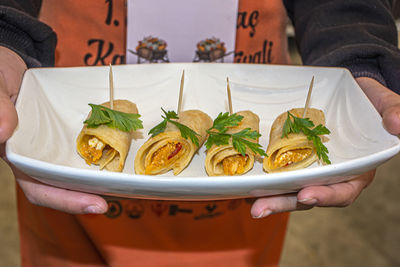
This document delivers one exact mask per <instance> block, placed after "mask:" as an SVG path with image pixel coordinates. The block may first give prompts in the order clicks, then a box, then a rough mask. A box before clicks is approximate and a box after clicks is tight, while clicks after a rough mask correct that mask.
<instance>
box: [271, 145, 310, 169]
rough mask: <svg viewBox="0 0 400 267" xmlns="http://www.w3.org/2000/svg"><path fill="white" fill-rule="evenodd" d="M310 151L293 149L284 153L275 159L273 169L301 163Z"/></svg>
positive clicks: (307, 149)
mask: <svg viewBox="0 0 400 267" xmlns="http://www.w3.org/2000/svg"><path fill="white" fill-rule="evenodd" d="M311 152H312V150H311V149H309V148H303V149H294V150H289V151H286V152H285V153H282V154H281V155H279V157H277V158H276V159H275V161H274V168H275V169H276V168H281V167H285V166H288V165H290V164H293V163H296V162H299V161H302V160H303V159H305V158H307V157H308V156H310V155H311Z"/></svg>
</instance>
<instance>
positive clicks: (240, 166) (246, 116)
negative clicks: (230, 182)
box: [205, 110, 260, 176]
mask: <svg viewBox="0 0 400 267" xmlns="http://www.w3.org/2000/svg"><path fill="white" fill-rule="evenodd" d="M236 114H238V115H241V116H243V119H242V121H241V122H240V123H239V125H238V126H235V127H230V128H229V129H228V131H227V132H226V133H229V134H233V133H237V132H240V131H242V130H243V129H246V128H250V129H251V130H254V131H257V132H259V124H260V119H259V117H258V116H257V114H255V113H253V112H251V111H248V110H246V111H239V112H236ZM249 141H251V142H258V140H249ZM254 159H255V153H254V152H253V151H252V150H250V149H248V148H247V149H246V154H245V155H244V156H243V155H242V154H241V153H240V152H238V151H237V150H236V149H235V148H234V147H233V145H232V140H230V141H229V144H227V145H220V146H217V145H215V144H213V145H212V146H211V148H210V149H208V150H207V156H206V159H205V168H206V172H207V174H208V175H209V176H221V175H241V174H244V173H246V172H248V171H250V170H251V169H252V168H253V166H254Z"/></svg>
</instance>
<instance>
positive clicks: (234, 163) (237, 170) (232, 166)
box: [222, 155, 249, 175]
mask: <svg viewBox="0 0 400 267" xmlns="http://www.w3.org/2000/svg"><path fill="white" fill-rule="evenodd" d="M248 158H249V157H248V156H247V155H246V156H242V155H233V156H229V157H226V158H224V160H223V161H222V165H223V166H224V173H225V174H226V175H235V174H242V173H243V172H244V167H245V166H246V163H247V159H248Z"/></svg>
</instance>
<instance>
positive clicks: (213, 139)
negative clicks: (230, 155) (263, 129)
mask: <svg viewBox="0 0 400 267" xmlns="http://www.w3.org/2000/svg"><path fill="white" fill-rule="evenodd" d="M242 120H243V116H242V115H238V114H236V113H234V114H232V115H229V113H228V112H226V113H220V114H219V115H218V116H217V118H216V119H215V120H214V123H213V126H212V127H211V128H210V129H208V130H207V133H208V134H209V136H208V139H207V142H206V144H205V146H206V148H207V149H210V148H211V146H212V145H214V144H215V145H216V146H221V145H228V144H229V140H232V145H233V148H234V149H236V151H237V152H239V153H240V154H241V155H242V156H245V155H246V149H247V148H249V149H250V150H252V151H253V152H254V153H255V154H259V155H262V156H267V154H266V153H265V152H264V150H263V149H262V147H261V145H260V144H259V143H255V142H251V141H249V140H247V139H251V140H257V139H258V138H259V137H260V136H261V134H260V133H259V132H257V131H252V130H251V129H250V128H246V129H243V130H241V131H240V132H237V133H233V134H228V133H226V132H227V131H228V130H229V128H231V127H235V126H238V125H239V123H240V122H241V121H242Z"/></svg>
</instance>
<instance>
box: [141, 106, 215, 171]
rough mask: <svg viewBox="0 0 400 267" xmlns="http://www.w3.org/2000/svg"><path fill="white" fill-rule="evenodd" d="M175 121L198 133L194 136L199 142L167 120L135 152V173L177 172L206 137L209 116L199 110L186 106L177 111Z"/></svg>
mask: <svg viewBox="0 0 400 267" xmlns="http://www.w3.org/2000/svg"><path fill="white" fill-rule="evenodd" d="M177 121H178V122H179V123H181V124H183V125H185V126H187V127H189V128H190V129H192V130H193V131H195V132H196V133H198V134H199V135H200V136H197V137H198V139H199V146H197V145H196V144H194V143H193V142H192V141H191V140H190V139H189V138H188V139H185V138H183V137H182V136H181V132H180V131H179V129H178V128H177V126H175V125H173V124H172V123H167V127H166V129H165V131H164V132H162V133H159V134H158V135H156V136H153V137H151V138H149V139H148V140H147V141H146V142H145V143H144V144H143V145H142V146H141V147H140V148H139V150H138V152H137V153H136V157H135V172H136V173H137V174H147V175H157V174H162V173H166V172H168V171H170V170H173V173H174V175H178V174H179V173H180V172H182V171H183V170H184V169H185V168H186V167H187V166H188V165H189V163H190V161H191V160H192V158H193V156H194V154H195V153H196V151H197V150H198V149H199V147H201V146H202V144H203V143H204V141H205V140H206V138H207V132H206V131H207V129H209V128H210V127H211V126H212V119H211V118H210V117H209V116H208V115H207V114H206V113H204V112H202V111H200V110H186V111H183V112H181V113H180V114H179V119H178V120H177Z"/></svg>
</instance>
